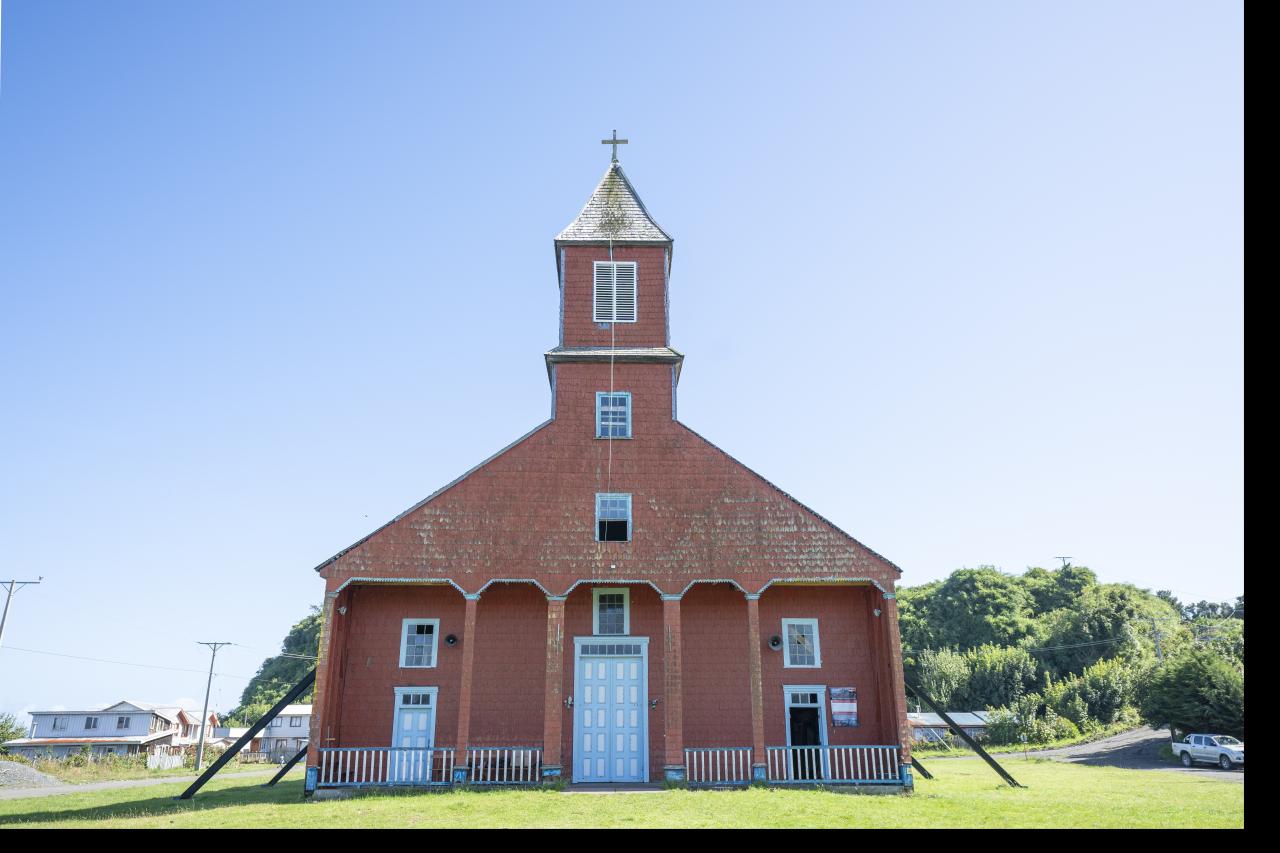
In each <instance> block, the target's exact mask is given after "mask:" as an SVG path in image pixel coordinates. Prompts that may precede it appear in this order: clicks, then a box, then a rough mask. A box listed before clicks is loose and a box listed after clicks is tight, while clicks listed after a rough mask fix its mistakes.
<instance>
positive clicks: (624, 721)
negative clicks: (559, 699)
mask: <svg viewBox="0 0 1280 853" xmlns="http://www.w3.org/2000/svg"><path fill="white" fill-rule="evenodd" d="M577 669H578V671H577V673H576V684H577V687H576V690H577V693H578V700H577V702H576V705H577V720H576V724H575V729H576V730H577V740H576V743H575V744H574V747H575V749H574V751H575V752H576V753H577V754H576V755H575V756H574V765H575V766H574V774H573V780H574V781H575V782H643V781H645V749H646V744H645V722H646V720H645V715H644V712H645V704H646V702H647V698H646V696H645V695H644V694H645V678H644V675H645V673H644V667H643V659H642V657H641V656H639V655H636V656H629V655H628V656H619V657H606V656H593V655H583V656H582V657H580V658H579V659H578V667H577Z"/></svg>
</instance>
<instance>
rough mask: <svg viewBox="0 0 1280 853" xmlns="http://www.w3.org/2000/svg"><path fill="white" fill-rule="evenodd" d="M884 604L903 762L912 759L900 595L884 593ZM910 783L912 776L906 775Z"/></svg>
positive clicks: (884, 618) (882, 617)
mask: <svg viewBox="0 0 1280 853" xmlns="http://www.w3.org/2000/svg"><path fill="white" fill-rule="evenodd" d="M883 598H884V604H883V605H882V607H881V614H880V621H881V622H883V623H884V633H885V639H886V640H887V642H886V643H885V645H886V646H887V647H888V650H889V661H888V663H889V689H890V690H891V691H892V693H893V701H892V703H890V707H891V708H892V709H893V714H894V718H895V724H896V726H895V727H896V728H897V731H898V744H899V746H900V747H901V749H902V762H903V764H907V763H909V762H910V761H911V725H910V723H908V721H907V690H906V683H905V680H904V678H903V675H902V636H901V634H900V633H899V629H898V596H897V593H895V592H894V591H893V590H892V589H890V591H889V592H886V593H883ZM904 778H905V779H906V781H907V784H910V780H911V777H910V775H906V776H905V777H904Z"/></svg>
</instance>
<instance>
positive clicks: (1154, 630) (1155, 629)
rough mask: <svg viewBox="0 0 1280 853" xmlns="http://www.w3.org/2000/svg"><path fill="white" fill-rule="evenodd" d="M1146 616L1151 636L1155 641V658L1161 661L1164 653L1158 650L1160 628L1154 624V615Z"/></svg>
mask: <svg viewBox="0 0 1280 853" xmlns="http://www.w3.org/2000/svg"><path fill="white" fill-rule="evenodd" d="M1147 618H1148V619H1150V620H1151V636H1152V637H1154V638H1155V641H1156V660H1159V661H1162V660H1164V653H1163V652H1161V651H1160V629H1159V627H1157V626H1156V617H1154V616H1148V617H1147Z"/></svg>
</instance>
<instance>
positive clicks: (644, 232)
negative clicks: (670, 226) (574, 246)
mask: <svg viewBox="0 0 1280 853" xmlns="http://www.w3.org/2000/svg"><path fill="white" fill-rule="evenodd" d="M607 240H613V241H615V242H642V243H670V242H671V236H670V235H669V234H667V232H665V231H663V230H662V229H661V228H659V227H658V223H656V222H654V221H653V217H652V216H650V215H649V211H648V210H646V209H645V206H644V202H642V201H641V200H640V196H638V195H636V191H635V188H634V187H632V186H631V182H630V181H628V180H627V176H626V173H625V172H623V171H622V166H620V165H618V164H617V163H610V164H609V168H608V169H607V170H606V171H605V173H604V177H603V178H601V179H600V183H599V184H598V185H597V186H596V189H595V192H593V193H592V194H591V198H589V199H588V200H587V203H586V206H584V207H583V208H582V212H581V213H579V214H578V218H577V219H575V220H573V221H572V222H570V223H569V227H567V228H565V229H564V230H563V231H561V232H560V233H559V234H558V235H556V242H557V243H601V242H604V241H607Z"/></svg>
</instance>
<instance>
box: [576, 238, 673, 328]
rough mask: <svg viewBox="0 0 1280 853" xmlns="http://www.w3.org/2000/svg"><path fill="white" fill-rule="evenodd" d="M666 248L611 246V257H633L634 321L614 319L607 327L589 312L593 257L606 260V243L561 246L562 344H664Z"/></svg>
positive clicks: (621, 259) (607, 256)
mask: <svg viewBox="0 0 1280 853" xmlns="http://www.w3.org/2000/svg"><path fill="white" fill-rule="evenodd" d="M666 253H667V249H666V248H665V247H662V246H614V249H613V259H614V260H615V261H635V263H636V321H635V322H634V323H616V324H614V328H613V329H612V331H611V330H610V329H609V325H608V324H607V323H597V322H595V321H594V316H595V315H594V314H593V313H592V304H593V303H592V286H593V281H594V276H595V262H596V261H607V260H609V247H608V246H572V247H569V248H567V249H565V264H564V293H563V294H562V297H563V300H564V303H563V304H564V309H565V311H564V318H563V323H564V326H563V330H562V335H561V340H562V341H563V346H566V347H607V346H609V345H610V343H611V342H612V344H613V345H614V346H619V347H663V346H666V345H667V299H666V290H667V289H666Z"/></svg>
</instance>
